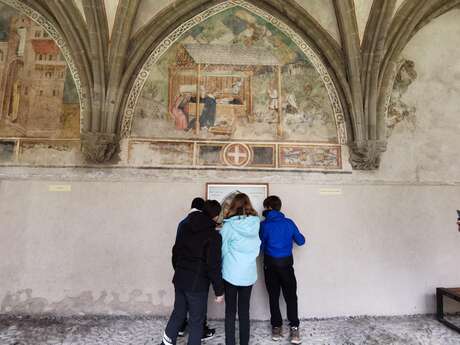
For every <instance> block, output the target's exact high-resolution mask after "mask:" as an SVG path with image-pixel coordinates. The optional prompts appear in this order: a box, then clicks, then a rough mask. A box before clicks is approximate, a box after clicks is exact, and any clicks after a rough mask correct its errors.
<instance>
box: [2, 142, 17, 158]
mask: <svg viewBox="0 0 460 345" xmlns="http://www.w3.org/2000/svg"><path fill="white" fill-rule="evenodd" d="M15 153H16V142H15V141H9V140H0V162H12V161H14V160H15Z"/></svg>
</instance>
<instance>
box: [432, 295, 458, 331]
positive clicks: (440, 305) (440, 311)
mask: <svg viewBox="0 0 460 345" xmlns="http://www.w3.org/2000/svg"><path fill="white" fill-rule="evenodd" d="M444 297H448V298H450V299H453V300H454V301H457V302H460V288H450V289H447V288H437V289H436V302H437V303H436V305H437V308H436V316H437V319H438V321H439V322H441V323H443V324H444V325H446V326H447V327H449V328H452V329H453V330H455V331H457V332H459V333H460V327H459V326H457V325H454V324H453V323H451V322H449V321H447V320H446V319H445V318H444Z"/></svg>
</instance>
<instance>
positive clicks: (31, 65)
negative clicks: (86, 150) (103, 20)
mask: <svg viewBox="0 0 460 345" xmlns="http://www.w3.org/2000/svg"><path fill="white" fill-rule="evenodd" d="M0 100H1V102H0V138H13V137H14V138H47V139H64V138H65V139H69V138H79V136H80V108H79V99H78V94H77V90H76V88H75V84H74V82H73V79H72V76H71V74H70V72H69V71H68V67H67V64H66V61H65V59H64V58H63V56H62V54H61V52H60V50H59V48H58V46H57V45H56V43H55V42H54V40H53V39H52V38H51V37H50V36H49V34H48V33H47V32H46V30H44V29H43V28H42V27H41V26H40V25H38V24H37V23H35V22H34V21H33V20H32V19H30V18H29V17H27V16H25V15H23V14H20V13H19V12H18V11H16V10H15V9H13V8H11V7H9V6H7V5H5V4H1V3H0Z"/></svg>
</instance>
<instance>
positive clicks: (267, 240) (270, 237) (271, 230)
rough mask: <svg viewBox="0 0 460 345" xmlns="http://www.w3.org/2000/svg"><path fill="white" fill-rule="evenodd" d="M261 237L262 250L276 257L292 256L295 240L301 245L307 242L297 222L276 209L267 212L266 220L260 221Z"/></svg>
mask: <svg viewBox="0 0 460 345" xmlns="http://www.w3.org/2000/svg"><path fill="white" fill-rule="evenodd" d="M260 239H261V241H262V246H261V249H262V251H263V252H264V253H265V254H267V255H269V256H272V257H274V258H284V257H288V256H291V255H292V242H293V241H294V242H295V243H296V244H297V245H299V246H302V245H304V244H305V237H304V236H303V235H302V234H301V233H300V231H299V229H298V228H297V226H296V225H295V223H294V222H293V221H292V220H291V219H289V218H286V217H285V216H284V214H282V213H281V212H279V211H276V210H270V211H268V212H266V214H265V220H264V221H263V222H262V223H260Z"/></svg>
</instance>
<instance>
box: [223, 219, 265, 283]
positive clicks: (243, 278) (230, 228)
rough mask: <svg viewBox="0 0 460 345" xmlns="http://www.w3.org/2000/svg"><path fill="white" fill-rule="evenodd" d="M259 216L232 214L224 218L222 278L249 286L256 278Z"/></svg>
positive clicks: (258, 249)
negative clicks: (232, 215)
mask: <svg viewBox="0 0 460 345" xmlns="http://www.w3.org/2000/svg"><path fill="white" fill-rule="evenodd" d="M259 227H260V218H259V217H257V216H234V217H231V218H228V219H225V220H224V226H223V227H222V230H221V231H220V234H221V236H222V278H224V279H225V280H226V281H227V282H229V283H230V284H233V285H236V286H250V285H253V284H254V283H255V282H256V280H257V267H256V259H257V256H259V252H260V239H259Z"/></svg>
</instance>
